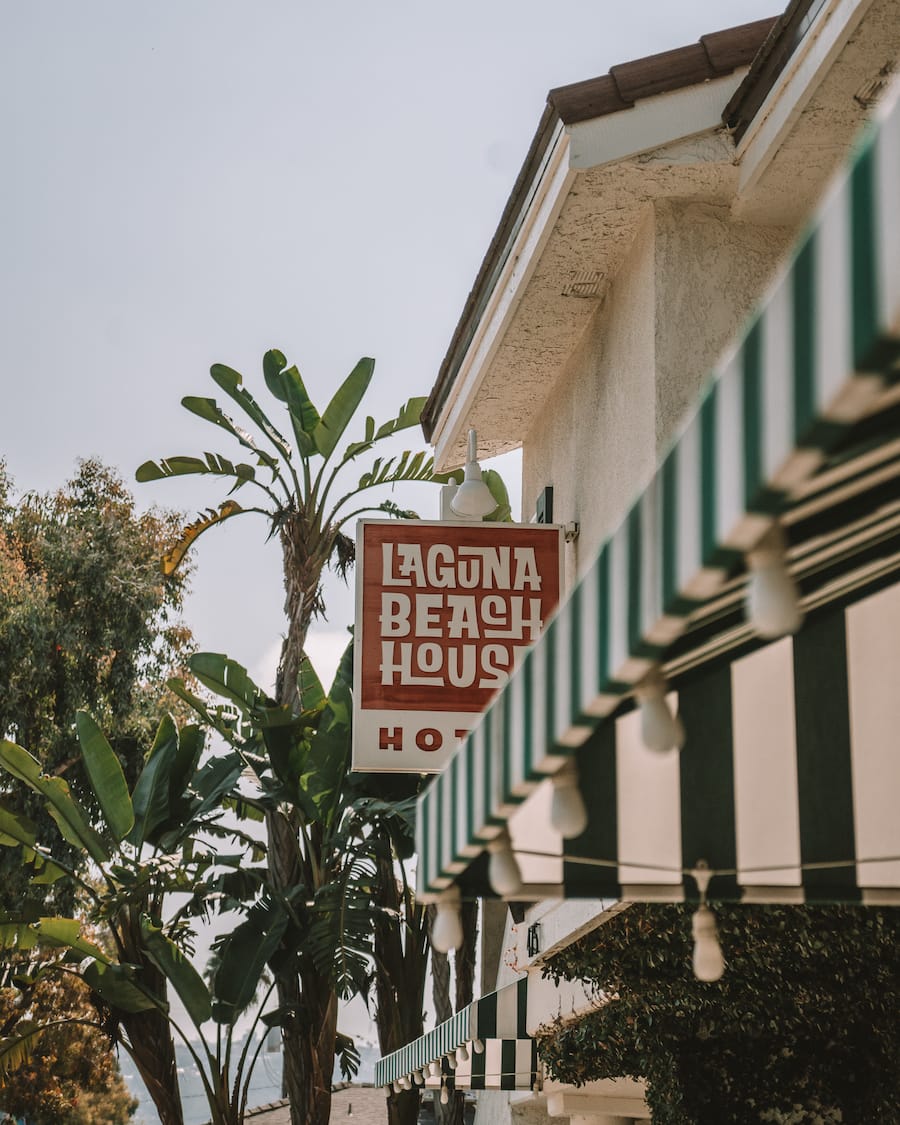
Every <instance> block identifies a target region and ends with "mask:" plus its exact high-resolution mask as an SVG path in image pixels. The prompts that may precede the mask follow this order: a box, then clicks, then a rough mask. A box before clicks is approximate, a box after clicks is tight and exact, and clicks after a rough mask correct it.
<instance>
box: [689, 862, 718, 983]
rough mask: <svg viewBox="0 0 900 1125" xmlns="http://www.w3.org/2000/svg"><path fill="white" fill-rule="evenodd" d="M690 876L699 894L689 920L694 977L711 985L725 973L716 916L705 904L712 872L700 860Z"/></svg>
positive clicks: (705, 863)
mask: <svg viewBox="0 0 900 1125" xmlns="http://www.w3.org/2000/svg"><path fill="white" fill-rule="evenodd" d="M691 874H692V875H693V877H694V881H695V882H696V884H697V889H698V891H699V892H700V905H699V906H698V907H697V910H696V911H695V913H694V917H693V919H692V920H691V928H692V930H693V934H694V956H693V965H694V976H695V977H696V978H697V980H702V981H705V982H707V983H712V982H714V981H717V980H721V978H722V975H723V973H724V972H725V958H724V956H723V954H722V947H721V945H719V933H718V929H717V927H716V916H715V914H713V912H712V911H711V910H710V908H709V906H708V905H707V903H706V892H707V890H708V889H709V881H710V879H711V878H712V871H711V870H710V868H709V864H708V863H707V862H706V860H703V859H701V860H700V861H699V862H698V864H697V866H696V867H695V868H694V870H693V871H692V872H691Z"/></svg>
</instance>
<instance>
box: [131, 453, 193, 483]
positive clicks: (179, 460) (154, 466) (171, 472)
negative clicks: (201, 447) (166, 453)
mask: <svg viewBox="0 0 900 1125" xmlns="http://www.w3.org/2000/svg"><path fill="white" fill-rule="evenodd" d="M211 471H212V470H211V469H210V467H209V465H207V463H206V461H204V460H203V458H201V457H188V456H177V457H164V458H163V459H162V460H161V461H145V462H144V463H143V465H140V466H139V467H138V470H137V472H136V473H135V474H134V479H135V480H136V481H139V482H140V483H141V484H146V482H147V481H151V480H166V479H167V478H168V477H187V476H193V475H196V474H199V475H201V476H208V475H209V474H210V472H211Z"/></svg>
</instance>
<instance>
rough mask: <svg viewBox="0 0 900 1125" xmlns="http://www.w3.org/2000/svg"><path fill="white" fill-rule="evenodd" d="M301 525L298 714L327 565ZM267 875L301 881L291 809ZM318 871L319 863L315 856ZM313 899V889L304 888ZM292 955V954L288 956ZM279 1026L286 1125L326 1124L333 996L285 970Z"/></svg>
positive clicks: (289, 680) (289, 550)
mask: <svg viewBox="0 0 900 1125" xmlns="http://www.w3.org/2000/svg"><path fill="white" fill-rule="evenodd" d="M304 532H305V529H304V526H303V523H302V521H301V520H299V519H293V520H289V521H288V522H287V523H286V524H285V525H284V526H283V528H282V531H281V546H282V554H283V565H284V585H285V591H286V600H285V607H284V608H285V613H286V615H287V618H288V632H287V636H286V637H285V640H284V644H283V645H282V648H281V660H280V662H279V666H278V675H277V678H276V685H275V697H276V699H277V701H278V702H279V703H281V704H287V705H288V706H290V707H291V708H293V709H294V710H295V711H299V709H300V706H301V703H302V701H301V700H300V699H299V697H298V684H297V679H298V675H299V671H300V664H301V661H302V659H303V653H304V648H305V645H306V635H307V632H308V631H309V625H310V622H311V621H312V618H313V616H314V614H315V613H316V612H317V611H318V610H319V609H320V608H321V595H320V593H319V578H320V575H321V571H322V567H323V566H324V563H325V561H326V560H324V559H322V560H319V559H316V558H312V557H311V556H310V553H309V550H308V549H307V543H306V539H305V534H304ZM266 826H267V832H268V863H269V875H270V878H271V879H272V882H273V884H274V885H275V886H276V887H277V888H278V889H280V890H287V889H289V888H291V887H294V886H297V885H298V884H299V883H300V882H302V881H303V880H302V876H301V863H302V860H301V857H300V854H299V850H298V849H299V846H300V845H299V820H298V814H297V812H296V810H292V811H291V812H290V813H282V814H269V815H268V816H267V818H266ZM316 865H317V866H319V865H320V858H319V857H316ZM307 891H308V893H309V895H310V896H311V895H312V894H313V893H314V892H315V888H314V887H312V886H310V887H308V888H307ZM290 952H293V951H290ZM276 986H277V992H278V1004H279V1007H280V1008H281V1009H282V1010H283V1012H284V1013H285V1016H284V1020H283V1023H282V1051H283V1055H282V1058H283V1069H282V1078H281V1089H282V1095H283V1096H284V1097H286V1098H287V1099H288V1100H289V1102H290V1110H291V1125H328V1119H329V1116H330V1114H331V1079H332V1072H333V1070H334V1048H335V1036H336V1033H337V997H336V996H335V994H334V992H333V991H332V989H331V988H330V987H328V986H327V985H326V984H324V983H323V982H322V980H321V978H320V977H318V975H317V974H314V973H311V972H309V971H306V972H302V973H298V972H297V969H296V966H291V965H287V966H286V967H285V969H284V970H282V971H281V972H279V973H277V974H276Z"/></svg>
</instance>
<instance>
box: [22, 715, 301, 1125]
mask: <svg viewBox="0 0 900 1125" xmlns="http://www.w3.org/2000/svg"><path fill="white" fill-rule="evenodd" d="M77 733H78V739H79V742H80V747H81V754H82V758H83V765H84V767H85V775H86V777H87V778H88V780H89V783H90V785H91V786H92V789H93V797H94V803H95V805H96V806H97V807H98V808H99V809H101V810H102V811H103V821H102V822H100V823H98V824H97V827H96V828H95V827H94V826H92V825H91V824H90V822H89V818H88V813H87V811H86V808H85V807H84V806H83V805H82V804H81V802H80V800H79V799H78V797H77V796H76V795H75V794H74V793H73V792H72V791H71V790H70V789H69V788H68V786H66V784H65V782H63V781H62V780H61V779H59V778H47V777H46V776H45V775H44V774H43V773H42V772H41V769H40V764H39V763H38V761H37V760H36V759H35V758H34V757H33V756H32V755H30V754H29V753H28V752H27V751H26V750H24V749H23V748H22V747H20V746H17V745H15V744H14V743H11V742H8V741H2V742H0V767H2V769H3V770H5V772H6V774H7V775H8V776H9V777H10V778H12V779H13V780H14V781H15V782H17V783H18V784H19V785H20V786H26V787H28V788H29V789H30V790H32V791H33V792H34V793H35V794H36V795H37V796H38V797H39V798H40V799H41V800H42V801H43V803H44V804H45V806H46V807H47V809H48V810H49V812H50V813H51V815H52V816H53V817H54V818H55V819H56V822H57V824H58V825H59V826H60V827H61V828H62V830H63V832H64V835H65V838H66V840H67V841H68V843H69V845H70V846H71V847H70V849H69V851H75V853H76V860H75V862H74V863H71V864H70V863H69V862H68V859H69V852H67V855H66V857H65V858H61V859H57V856H56V855H55V852H54V850H53V844H52V843H51V844H50V845H48V844H47V843H46V842H45V841H44V840H43V839H42V837H41V833H40V831H39V830H38V829H37V828H36V826H35V824H34V823H33V822H31V821H29V820H28V819H27V818H25V817H24V816H23V815H22V814H19V813H16V812H12V811H9V810H8V809H3V810H2V815H0V846H3V847H4V848H5V849H8V850H9V851H10V853H12V854H15V853H17V852H18V853H21V855H22V858H23V859H24V861H25V866H26V870H28V871H30V872H31V874H32V878H33V879H34V880H37V879H39V878H41V877H42V876H43V874H44V871H45V869H46V866H47V865H51V866H55V868H56V869H57V870H58V871H59V873H60V875H61V877H62V878H65V879H66V880H67V881H68V882H70V883H71V884H72V885H74V886H75V887H76V888H77V890H78V894H79V898H80V901H81V903H82V915H83V920H82V919H79V918H74V917H72V918H67V917H61V916H50V917H37V916H36V915H35V914H34V913H33V911H29V910H28V909H27V907H21V906H20V908H19V910H18V911H17V912H15V913H9V912H8V913H6V914H5V915H0V947H2V949H3V950H4V957H3V960H2V962H0V964H2V965H3V966H5V968H6V983H7V984H8V985H9V986H10V987H12V988H14V989H18V990H19V992H20V994H21V996H20V999H19V1000H18V1001H17V1002H16V1003H15V1004H14V1005H13V1012H12V1015H11V1017H10V1020H9V1021H7V1024H6V1025H5V1026H4V1027H3V1028H2V1029H0V1033H2V1038H0V1083H2V1081H5V1080H8V1079H9V1076H10V1075H11V1074H13V1073H14V1072H15V1071H17V1070H18V1069H20V1068H21V1067H22V1066H23V1065H29V1064H30V1060H31V1059H32V1058H34V1057H36V1052H38V1051H40V1050H41V1049H43V1045H44V1043H45V1037H46V1036H47V1035H49V1034H50V1033H51V1032H52V1031H53V1030H54V1025H53V1020H52V1018H50V1017H51V1013H48V1012H44V1011H39V1010H38V1009H36V1008H35V1006H34V1004H33V1003H32V1001H31V994H32V993H33V990H34V988H35V987H36V985H37V984H38V983H39V982H40V981H42V980H44V979H50V978H53V979H56V980H61V979H65V978H68V977H70V976H75V977H77V978H78V980H79V981H80V982H81V985H82V986H83V987H84V988H85V989H86V990H87V995H88V996H89V997H90V1000H91V1003H92V1004H93V1015H92V1018H88V1017H85V1023H86V1024H89V1025H91V1026H92V1027H95V1028H96V1027H102V1028H103V1030H104V1032H105V1034H106V1035H107V1037H108V1039H109V1040H111V1041H115V1042H118V1043H120V1044H121V1045H122V1046H123V1047H124V1048H125V1049H126V1050H127V1051H128V1052H129V1053H130V1054H131V1055H132V1056H133V1058H134V1059H135V1062H136V1063H137V1065H138V1069H139V1070H140V1072H141V1074H142V1076H143V1077H144V1081H145V1083H146V1084H147V1087H148V1089H149V1090H150V1091H151V1095H152V1096H153V1097H154V1100H155V1101H156V1102H157V1108H158V1109H159V1111H160V1116H161V1118H162V1120H163V1121H165V1122H166V1123H167V1125H168V1123H174V1125H178V1123H179V1122H180V1119H181V1110H180V1106H179V1105H178V1093H177V1079H176V1078H175V1071H174V1065H175V1064H174V1045H173V1040H172V1029H171V1028H169V1029H166V1021H167V1020H169V1019H171V1015H170V1009H169V1001H168V990H169V989H170V988H171V989H172V990H174V992H175V993H176V994H177V995H178V997H179V999H180V1000H181V1002H182V1004H183V1005H184V1008H185V1010H186V1012H187V1015H188V1018H189V1020H190V1022H191V1023H192V1024H193V1027H194V1035H199V1036H200V1037H201V1042H202V1047H201V1048H194V1049H193V1053H194V1056H195V1060H196V1061H197V1063H198V1065H200V1066H201V1067H202V1068H203V1074H204V1083H205V1088H206V1092H207V1096H208V1099H209V1103H210V1112H211V1114H212V1117H213V1121H214V1122H216V1125H236V1123H237V1122H238V1121H239V1120H240V1119H241V1115H242V1113H243V1110H244V1108H245V1100H246V1088H247V1082H249V1070H250V1069H252V1061H251V1060H250V1058H249V1056H248V1053H247V1050H246V1049H245V1051H244V1052H243V1053H242V1054H241V1056H240V1058H239V1059H238V1060H237V1062H236V1063H234V1066H233V1068H232V1062H231V1036H232V1030H233V1022H234V1018H235V1014H236V1011H235V1007H236V1004H238V1003H242V1004H246V1003H248V1002H249V1000H250V999H252V996H253V994H254V993H255V991H256V988H257V986H258V984H259V982H260V979H261V977H262V974H263V971H264V969H265V967H266V960H267V959H268V956H269V955H270V954H271V953H272V952H273V951H274V948H275V946H276V945H277V940H276V941H274V942H273V941H272V940H271V939H269V943H268V945H265V943H263V946H262V951H263V956H259V955H258V953H257V956H256V957H255V958H254V959H248V958H246V957H245V958H243V960H242V964H241V966H240V971H241V977H240V981H239V983H240V994H239V996H238V997H237V998H235V996H234V995H233V992H230V993H228V994H227V995H226V996H224V998H222V997H218V996H217V995H216V993H215V989H213V991H212V992H211V991H210V989H209V988H208V987H207V985H206V983H205V982H204V981H203V979H202V977H201V976H200V974H199V973H198V972H197V970H196V969H195V968H194V966H193V964H192V963H191V959H190V952H191V949H192V945H193V941H194V939H195V937H196V928H195V926H194V924H193V920H194V919H195V918H198V917H204V916H206V915H207V914H208V913H210V912H211V911H212V910H215V909H217V908H219V907H221V908H223V909H230V908H235V907H237V908H240V909H245V910H246V909H248V908H250V907H251V904H252V903H253V901H254V900H255V899H256V898H257V897H258V895H259V891H260V887H261V886H262V884H263V882H264V871H262V872H260V871H259V869H253V868H248V867H247V864H246V852H247V849H248V847H252V848H255V849H257V850H259V844H258V842H256V841H252V840H250V839H249V838H248V837H247V836H246V834H245V833H243V831H242V830H241V829H240V828H239V827H238V826H233V827H232V826H230V825H226V824H223V823H221V817H222V813H223V810H224V808H225V802H226V800H230V801H231V807H232V810H233V809H234V807H235V797H236V796H237V790H236V786H237V783H238V781H239V778H240V775H241V772H242V770H243V769H244V768H245V767H246V765H247V764H248V763H247V761H246V760H245V759H243V758H242V757H241V756H240V754H239V753H237V752H236V751H234V750H227V751H226V752H225V753H223V754H219V755H214V756H211V757H209V758H208V759H207V760H206V761H205V762H203V761H202V760H201V753H202V746H203V739H202V736H201V734H200V730H199V728H197V727H193V726H187V727H183V728H181V729H180V730H179V728H178V726H177V725H176V724H175V722H174V721H173V720H172V718H171V717H170V716H166V717H165V718H164V719H163V720H162V721H161V723H160V725H159V728H158V730H157V732H156V736H155V738H154V740H153V743H152V745H151V747H150V750H149V752H148V753H147V756H146V759H145V762H144V768H143V770H142V771H141V773H140V775H139V776H138V778H137V782H136V784H135V786H134V789H133V791H132V792H131V793H129V791H128V788H127V785H126V784H125V783H124V777H123V774H122V771H121V769H120V768H119V765H118V761H117V760H116V758H115V755H114V753H113V751H112V748H111V747H110V745H109V743H108V741H107V740H106V738H105V736H104V735H103V733H102V731H101V730H100V728H99V726H98V724H97V723H96V722H95V721H94V720H93V719H92V718H91V717H90V716H88V715H87V714H85V713H82V714H79V717H78V722H77ZM228 838H233V839H235V840H236V841H237V842H238V845H239V850H238V851H237V852H235V853H233V854H229V853H225V852H222V851H220V850H219V847H218V841H220V840H222V839H228ZM88 858H90V859H91V860H92V861H93V868H92V869H91V875H90V876H88V874H87V873H86V872H87V869H88V865H87V862H86V861H87V859H88ZM38 860H40V861H41V863H42V864H43V865H44V866H39V865H38V863H37V861H38ZM234 876H237V878H236V879H235V878H233V877H234ZM174 896H177V898H176V897H174ZM282 913H283V914H284V915H285V917H287V913H286V911H284V909H282ZM249 917H250V918H251V919H252V918H254V917H255V915H254V911H253V909H252V908H250V915H249ZM86 926H88V927H90V929H89V930H86V929H85V927H86ZM238 930H239V931H240V930H241V927H238ZM94 932H96V933H97V934H98V935H99V936H100V939H102V940H98V941H95V940H94V939H93V937H88V936H86V934H88V933H89V934H91V935H93V933H94ZM244 948H245V949H246V943H245V944H244ZM226 963H227V968H228V972H227V974H226V975H224V976H220V977H219V978H218V980H217V982H214V983H218V984H220V985H223V986H225V985H227V986H228V987H229V988H232V989H233V986H234V984H235V982H236V981H238V977H237V974H236V971H235V969H236V966H235V961H234V957H232V958H231V959H230V960H227V962H226ZM16 965H17V966H18V967H17V968H15V971H13V969H14V967H15V966H16ZM223 1005H224V1006H223ZM211 1018H212V1019H214V1020H217V1021H219V1022H223V1023H225V1024H227V1025H228V1026H227V1030H226V1035H225V1038H224V1047H223V1040H222V1037H221V1036H219V1037H217V1045H216V1047H215V1049H213V1048H212V1047H210V1046H209V1044H208V1043H207V1042H206V1040H205V1039H203V1031H202V1025H204V1024H205V1023H206V1022H207V1021H208V1020H210V1019H211ZM175 1026H176V1025H174V1024H173V1027H175ZM163 1033H164V1034H163ZM178 1033H179V1034H182V1031H181V1029H180V1028H179V1029H178ZM182 1037H185V1036H182ZM223 1051H224V1053H223Z"/></svg>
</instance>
